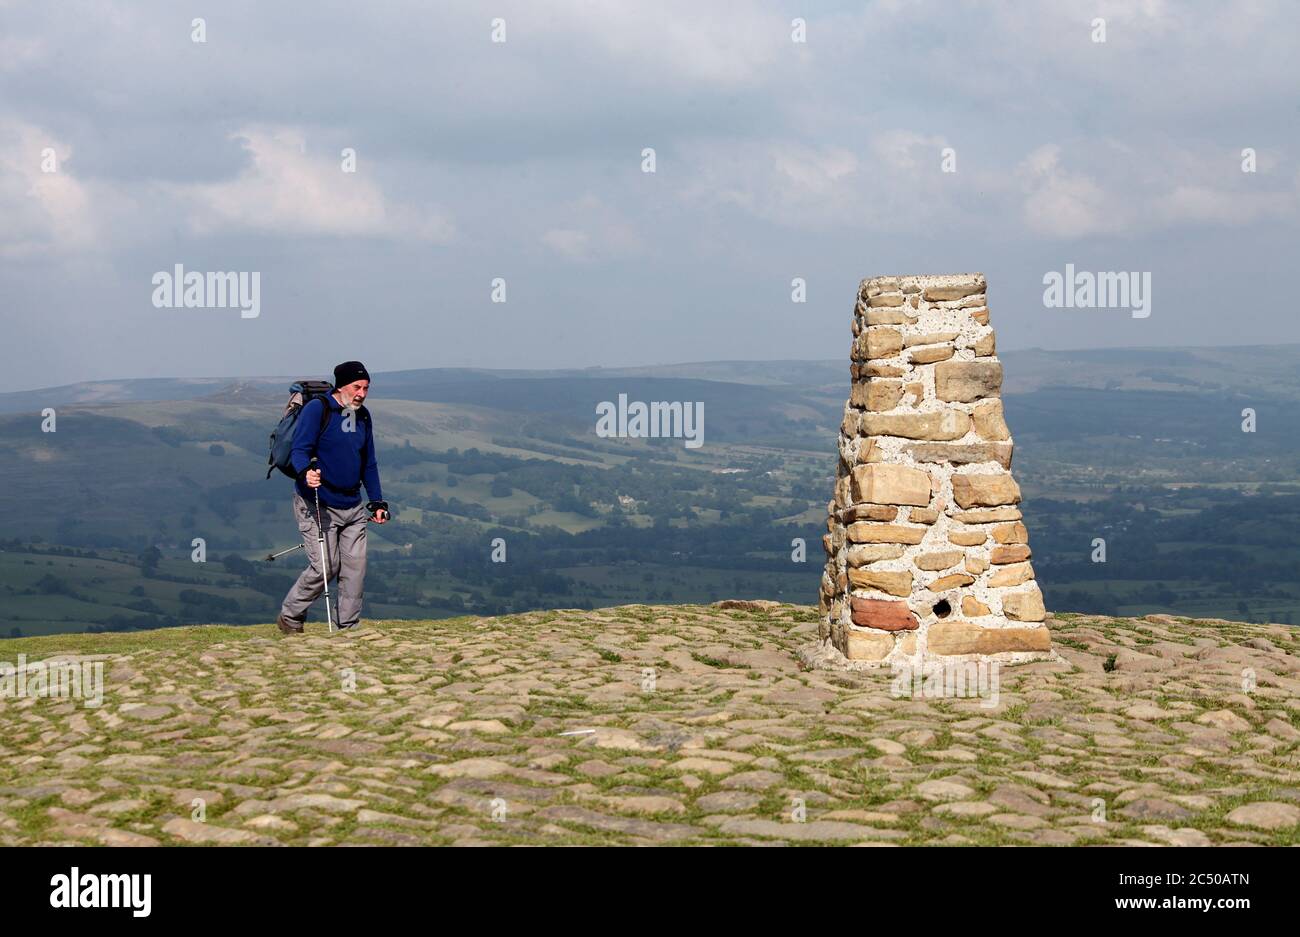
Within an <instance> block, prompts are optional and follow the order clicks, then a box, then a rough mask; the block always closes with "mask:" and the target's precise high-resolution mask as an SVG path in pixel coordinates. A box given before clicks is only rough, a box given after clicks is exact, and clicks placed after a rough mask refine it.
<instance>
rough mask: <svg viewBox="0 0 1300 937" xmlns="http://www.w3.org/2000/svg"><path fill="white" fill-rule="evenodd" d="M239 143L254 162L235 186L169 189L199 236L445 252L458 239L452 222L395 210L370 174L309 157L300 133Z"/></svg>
mask: <svg viewBox="0 0 1300 937" xmlns="http://www.w3.org/2000/svg"><path fill="white" fill-rule="evenodd" d="M235 136H236V138H237V139H240V140H241V141H242V143H243V146H244V148H245V149H246V150H247V151H248V153H249V155H250V157H251V163H250V165H249V166H248V167H247V168H246V169H245V170H244V171H243V172H241V173H240V174H239V175H238V176H237V177H236V178H234V179H231V180H229V181H225V182H217V183H204V184H190V185H181V186H175V185H171V186H166V187H165V188H166V189H167V190H168V191H170V192H171V193H172V194H173V195H174V196H175V197H176V198H178V199H179V200H181V201H183V202H185V203H187V204H188V205H189V214H190V224H191V226H192V227H193V229H194V230H195V231H196V232H198V233H208V232H211V231H218V230H226V229H236V230H253V231H265V232H270V233H274V234H286V235H303V234H306V235H337V236H360V237H378V238H394V239H402V238H414V239H417V240H422V241H432V242H435V243H440V244H446V243H449V242H450V241H452V240H453V239H454V238H455V234H456V229H455V225H454V224H453V223H452V221H451V219H450V217H448V216H447V215H446V214H444V213H443V212H441V211H439V210H438V209H435V208H415V207H413V206H406V205H399V204H395V203H394V202H393V200H391V199H389V198H387V197H386V196H385V194H384V192H383V191H382V190H381V189H380V188H379V186H378V185H377V184H376V183H375V182H374V181H373V180H372V179H371V178H369V177H368V176H367V175H366V172H365V170H364V168H359V169H358V171H357V172H355V173H348V172H344V171H343V170H342V168H341V162H342V157H341V155H338V154H331V155H324V154H320V155H317V154H309V153H308V150H307V143H306V140H305V137H304V136H303V134H302V133H301V132H300V131H298V130H295V129H292V128H263V127H247V128H244V129H243V130H241V131H240V132H239V133H238V134H236V135H235Z"/></svg>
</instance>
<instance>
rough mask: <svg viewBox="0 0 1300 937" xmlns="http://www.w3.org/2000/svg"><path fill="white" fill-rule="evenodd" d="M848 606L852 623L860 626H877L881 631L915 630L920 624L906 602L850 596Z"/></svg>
mask: <svg viewBox="0 0 1300 937" xmlns="http://www.w3.org/2000/svg"><path fill="white" fill-rule="evenodd" d="M849 606H850V607H851V609H852V611H853V624H855V625H858V626H859V627H862V628H879V629H880V630H881V631H915V630H916V629H917V627H919V625H920V622H918V621H917V620H916V616H915V615H913V614H912V610H911V609H910V608H908V607H907V603H906V602H891V601H889V600H888V599H860V598H858V597H857V596H851V597H850V598H849Z"/></svg>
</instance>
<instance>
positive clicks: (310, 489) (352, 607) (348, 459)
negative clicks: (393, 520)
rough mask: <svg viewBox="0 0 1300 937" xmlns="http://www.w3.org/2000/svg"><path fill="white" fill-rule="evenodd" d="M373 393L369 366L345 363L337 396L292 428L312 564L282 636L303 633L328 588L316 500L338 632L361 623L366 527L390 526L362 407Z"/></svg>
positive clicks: (311, 405)
mask: <svg viewBox="0 0 1300 937" xmlns="http://www.w3.org/2000/svg"><path fill="white" fill-rule="evenodd" d="M369 391H370V374H369V373H368V372H367V371H366V367H365V365H363V364H362V363H361V362H360V361H345V362H343V363H342V364H340V365H339V366H338V367H336V368H335V369H334V386H333V389H332V391H331V392H330V393H329V394H326V395H324V396H319V397H313V398H312V399H311V400H309V401H308V402H307V404H306V405H305V406H304V407H303V408H302V413H301V414H300V415H299V418H298V421H297V423H296V425H295V426H294V431H293V449H292V453H291V455H290V458H291V461H292V465H293V471H294V472H295V473H296V476H297V480H296V481H295V483H294V489H295V490H294V494H293V513H294V516H295V517H296V518H297V519H298V530H299V531H300V532H301V533H302V538H303V546H304V547H305V548H306V552H307V556H308V558H309V559H310V561H311V565H310V566H308V567H307V568H306V569H304V570H303V571H302V575H300V576H299V577H298V581H297V582H295V583H294V584H293V588H292V589H290V590H289V594H288V595H286V596H285V597H284V603H283V605H282V606H281V608H280V616H279V618H278V619H276V624H278V625H279V626H280V630H281V631H283V632H284V633H285V634H302V631H303V619H304V618H305V617H306V615H307V609H308V608H310V607H311V603H312V602H314V601H315V600H316V598H317V597H318V596H320V594H321V593H322V592H325V591H326V589H327V583H326V580H325V578H324V577H323V576H322V575H321V571H322V564H321V556H320V552H319V551H318V550H317V545H318V540H317V534H318V531H317V514H316V506H317V503H318V502H317V499H318V498H319V505H320V523H321V527H322V528H323V530H324V535H325V554H326V557H327V560H328V563H329V574H330V578H335V577H337V578H338V616H337V617H338V627H339V628H341V629H346V628H355V627H356V626H357V624H358V623H359V622H360V620H361V594H362V586H363V584H364V581H365V578H366V525H367V523H369V522H370V521H372V520H373V521H374V522H375V523H376V524H384V523H387V522H388V517H389V514H388V502H386V501H384V500H383V497H384V495H383V492H382V490H381V489H380V487H379V466H378V464H377V463H376V461H375V440H374V432H373V430H372V428H371V425H370V412H369V411H368V410H367V409H366V408H365V407H364V406H363V405H362V404H363V402H364V401H365V399H366V396H367V395H368V393H369ZM313 460H318V461H313ZM363 484H364V485H365V486H366V495H367V497H369V498H370V501H369V502H368V503H365V504H363V503H362V501H361V486H362V485H363ZM327 596H328V593H327ZM326 601H327V602H328V598H327V599H326Z"/></svg>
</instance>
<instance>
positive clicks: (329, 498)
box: [290, 394, 384, 508]
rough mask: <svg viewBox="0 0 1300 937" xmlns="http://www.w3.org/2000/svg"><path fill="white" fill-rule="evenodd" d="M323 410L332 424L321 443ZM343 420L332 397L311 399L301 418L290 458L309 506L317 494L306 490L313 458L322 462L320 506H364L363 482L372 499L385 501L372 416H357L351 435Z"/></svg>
mask: <svg viewBox="0 0 1300 937" xmlns="http://www.w3.org/2000/svg"><path fill="white" fill-rule="evenodd" d="M322 407H328V408H329V422H328V423H326V424H325V429H324V430H321V433H320V438H319V440H318V439H317V436H316V431H317V430H318V429H320V425H321V408H322ZM343 419H344V413H343V408H342V407H341V406H340V405H339V402H338V401H337V400H335V399H334V395H333V394H330V395H329V396H327V397H316V398H314V399H312V400H309V401H308V402H307V405H306V406H305V407H303V408H302V413H301V414H299V415H298V422H297V424H296V425H295V427H294V431H293V452H292V454H291V456H290V458H291V459H292V460H293V468H294V471H296V472H297V473H298V480H297V481H296V482H294V485H295V486H296V487H297V489H298V493H299V494H300V495H302V496H303V498H305V499H306V501H307V503H309V504H310V503H312V502H313V500H314V499H315V493H314V492H313V491H312V489H311V488H308V487H307V481H306V478H305V477H304V473H305V472H306V471H307V467H308V466H309V465H310V464H311V459H312V456H317V457H318V458H319V459H320V470H321V486H320V488H319V491H320V500H321V504H327V505H329V506H330V507H332V508H354V507H356V506H357V505H358V504H360V503H361V485H362V484H363V483H364V484H365V486H366V494H367V495H369V500H371V501H382V500H384V494H383V491H382V490H381V489H380V487H379V464H378V463H377V462H376V461H375V440H374V433H373V431H372V430H371V427H370V420H369V413H367V414H366V415H365V416H362V415H361V414H360V413H358V414H357V415H356V418H355V419H354V420H353V422H352V425H353V429H352V431H351V432H346V431H345V430H344V425H343Z"/></svg>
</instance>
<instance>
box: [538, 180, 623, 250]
mask: <svg viewBox="0 0 1300 937" xmlns="http://www.w3.org/2000/svg"><path fill="white" fill-rule="evenodd" d="M555 214H556V215H558V216H559V217H560V218H561V219H562V220H563V221H564V222H565V226H564V227H554V228H548V229H547V230H546V231H545V232H544V233H543V234H542V235H541V238H540V240H541V242H542V244H544V245H545V246H546V247H547V248H549V249H550V250H552V251H554V252H555V253H556V254H559V255H560V256H561V257H564V258H566V259H567V260H575V261H583V262H585V261H590V260H595V259H597V258H613V257H624V256H628V255H632V254H637V253H640V252H642V251H643V250H644V248H645V244H644V242H643V241H642V239H641V236H640V235H639V234H638V233H637V231H636V229H635V228H634V227H633V226H632V225H631V224H629V223H628V222H627V221H626V220H625V219H624V218H623V217H622V215H620V214H619V213H618V212H617V211H616V210H615V209H614V208H613V207H611V206H609V205H607V204H605V203H604V202H603V201H601V200H600V199H599V198H597V197H596V196H594V195H592V194H590V193H588V194H586V195H583V196H582V197H580V198H578V199H575V200H573V201H572V202H569V203H567V204H565V205H562V206H560V207H559V208H558V210H557V211H556V212H555Z"/></svg>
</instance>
